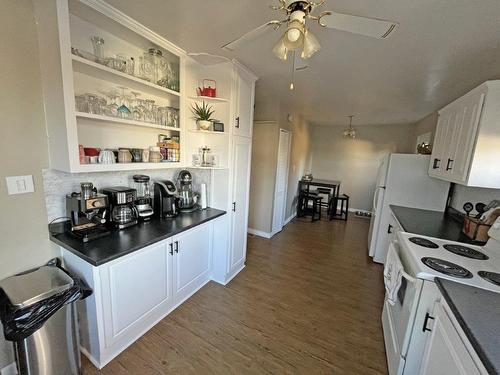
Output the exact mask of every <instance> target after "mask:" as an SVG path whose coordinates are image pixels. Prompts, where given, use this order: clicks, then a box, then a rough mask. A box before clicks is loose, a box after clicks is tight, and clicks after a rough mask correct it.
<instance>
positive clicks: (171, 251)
mask: <svg viewBox="0 0 500 375" xmlns="http://www.w3.org/2000/svg"><path fill="white" fill-rule="evenodd" d="M169 246H170V251H169V253H170V255H174V245H173V244H169Z"/></svg>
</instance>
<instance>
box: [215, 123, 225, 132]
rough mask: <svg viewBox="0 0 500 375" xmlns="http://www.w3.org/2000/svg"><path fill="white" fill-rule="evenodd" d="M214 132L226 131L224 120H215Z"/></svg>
mask: <svg viewBox="0 0 500 375" xmlns="http://www.w3.org/2000/svg"><path fill="white" fill-rule="evenodd" d="M213 127H214V132H221V133H223V132H224V124H223V123H222V122H214V123H213Z"/></svg>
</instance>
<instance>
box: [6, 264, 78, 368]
mask: <svg viewBox="0 0 500 375" xmlns="http://www.w3.org/2000/svg"><path fill="white" fill-rule="evenodd" d="M73 284H74V281H73V279H72V278H71V277H70V276H68V275H67V274H66V273H65V272H64V271H62V270H61V269H60V268H58V267H53V266H42V267H40V268H38V269H36V270H34V271H30V272H27V273H23V274H19V275H16V276H12V277H9V278H7V279H5V280H2V282H1V283H0V287H1V288H2V289H3V291H4V293H5V295H6V296H7V297H8V299H9V301H10V303H11V304H12V306H13V308H14V309H18V310H21V309H27V308H29V307H30V306H33V305H35V304H40V302H42V301H44V300H48V299H50V298H54V297H55V296H56V295H58V294H60V293H63V292H65V291H67V290H68V289H70V288H71V287H72V286H73ZM76 314H77V313H76V306H75V304H74V303H69V304H67V305H64V306H62V307H61V308H60V309H59V310H57V312H55V313H54V315H52V316H51V317H50V318H49V319H48V320H47V321H45V323H43V325H42V326H41V328H40V329H38V330H37V331H36V332H34V333H33V334H31V335H30V336H28V337H27V338H25V339H24V340H20V341H16V342H14V347H15V352H16V361H17V366H18V370H19V372H20V374H21V375H70V374H71V375H73V374H75V375H77V374H79V373H80V344H79V336H78V321H77V315H76Z"/></svg>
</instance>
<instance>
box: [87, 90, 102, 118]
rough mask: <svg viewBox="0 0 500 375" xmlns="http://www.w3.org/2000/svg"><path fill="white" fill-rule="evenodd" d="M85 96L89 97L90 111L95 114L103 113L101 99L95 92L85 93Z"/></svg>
mask: <svg viewBox="0 0 500 375" xmlns="http://www.w3.org/2000/svg"><path fill="white" fill-rule="evenodd" d="M85 97H86V98H87V102H88V113H90V114H94V115H101V114H102V110H101V104H102V103H101V102H100V100H99V97H98V96H97V95H95V94H89V93H87V94H85Z"/></svg>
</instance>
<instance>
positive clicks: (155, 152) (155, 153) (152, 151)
mask: <svg viewBox="0 0 500 375" xmlns="http://www.w3.org/2000/svg"><path fill="white" fill-rule="evenodd" d="M162 159H163V156H162V155H161V153H160V148H159V147H156V146H152V147H150V148H149V162H150V163H160V162H161V161H162Z"/></svg>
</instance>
